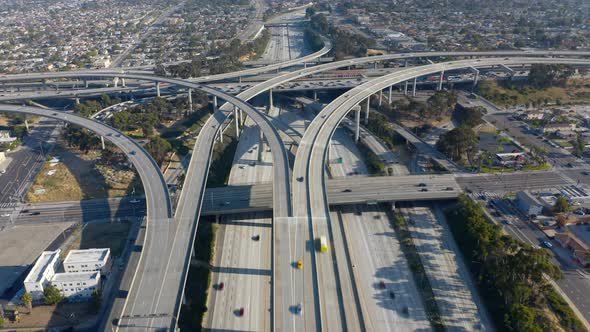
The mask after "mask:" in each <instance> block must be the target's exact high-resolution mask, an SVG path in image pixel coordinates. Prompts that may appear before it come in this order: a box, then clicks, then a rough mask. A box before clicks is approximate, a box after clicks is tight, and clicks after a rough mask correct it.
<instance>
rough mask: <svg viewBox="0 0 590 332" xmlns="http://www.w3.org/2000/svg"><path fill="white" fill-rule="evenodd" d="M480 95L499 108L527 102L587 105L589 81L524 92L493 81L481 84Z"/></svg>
mask: <svg viewBox="0 0 590 332" xmlns="http://www.w3.org/2000/svg"><path fill="white" fill-rule="evenodd" d="M480 92H481V94H482V95H483V96H484V97H486V98H488V99H490V100H491V101H493V102H494V103H497V104H499V105H501V106H510V105H523V104H525V103H529V102H533V101H535V102H544V101H547V102H549V103H555V102H556V100H558V99H559V100H560V102H561V103H564V104H565V103H574V104H575V103H588V102H590V79H571V80H569V82H568V84H567V86H566V87H557V86H556V87H550V88H546V89H533V88H527V89H526V90H525V92H520V91H518V90H516V89H514V90H511V89H507V88H505V87H504V86H502V85H500V84H498V83H497V82H494V81H485V82H481V85H480Z"/></svg>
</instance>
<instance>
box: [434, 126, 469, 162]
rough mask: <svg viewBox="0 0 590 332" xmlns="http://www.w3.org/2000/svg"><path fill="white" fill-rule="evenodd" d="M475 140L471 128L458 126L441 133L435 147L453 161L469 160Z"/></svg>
mask: <svg viewBox="0 0 590 332" xmlns="http://www.w3.org/2000/svg"><path fill="white" fill-rule="evenodd" d="M477 142H478V137H477V134H476V133H475V132H474V131H473V129H471V128H468V127H458V128H455V129H453V130H451V131H449V132H446V133H444V134H443V135H441V136H440V139H439V141H438V142H437V143H436V147H437V148H438V149H439V150H440V151H441V152H443V153H444V154H446V155H447V156H449V157H450V158H451V159H453V160H455V161H460V160H464V159H467V160H469V161H471V159H472V157H473V155H474V153H475V149H476V146H477Z"/></svg>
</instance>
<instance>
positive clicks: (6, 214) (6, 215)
mask: <svg viewBox="0 0 590 332" xmlns="http://www.w3.org/2000/svg"><path fill="white" fill-rule="evenodd" d="M0 217H10V213H2V214H1V215H0Z"/></svg>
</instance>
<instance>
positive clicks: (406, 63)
mask: <svg viewBox="0 0 590 332" xmlns="http://www.w3.org/2000/svg"><path fill="white" fill-rule="evenodd" d="M407 66H408V59H406V60H405V61H404V67H407Z"/></svg>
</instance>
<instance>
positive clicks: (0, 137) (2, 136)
mask: <svg viewBox="0 0 590 332" xmlns="http://www.w3.org/2000/svg"><path fill="white" fill-rule="evenodd" d="M14 141H16V137H10V131H8V130H0V143H11V142H14Z"/></svg>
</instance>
